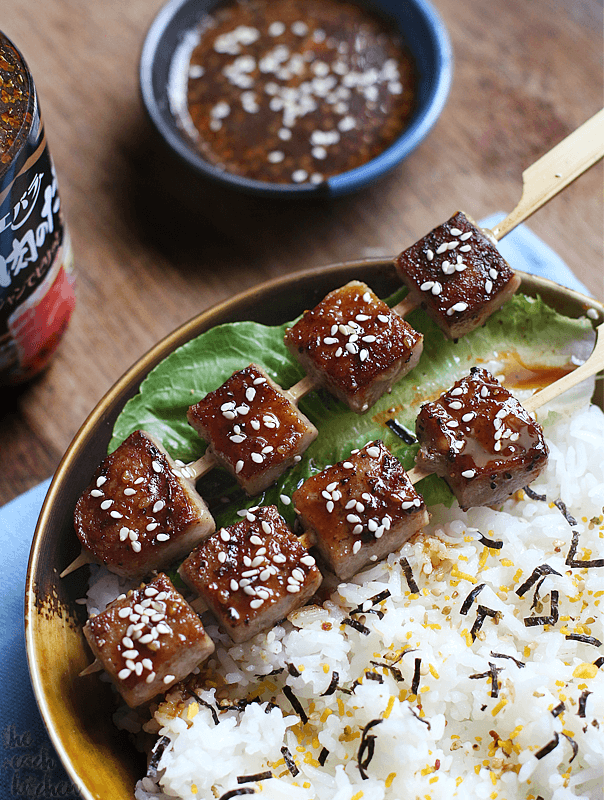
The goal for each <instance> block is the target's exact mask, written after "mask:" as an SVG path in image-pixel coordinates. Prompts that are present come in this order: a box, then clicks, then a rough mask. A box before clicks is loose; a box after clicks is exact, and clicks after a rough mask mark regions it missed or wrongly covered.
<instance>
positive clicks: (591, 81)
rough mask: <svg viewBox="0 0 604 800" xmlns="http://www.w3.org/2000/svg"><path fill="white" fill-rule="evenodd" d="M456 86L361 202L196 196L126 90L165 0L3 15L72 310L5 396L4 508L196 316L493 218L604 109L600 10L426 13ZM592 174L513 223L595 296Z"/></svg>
mask: <svg viewBox="0 0 604 800" xmlns="http://www.w3.org/2000/svg"><path fill="white" fill-rule="evenodd" d="M433 2H434V5H435V7H436V8H437V10H438V11H439V13H440V15H441V17H442V18H443V20H444V22H445V24H446V25H447V27H448V29H449V33H450V36H451V40H452V44H453V51H454V58H455V64H454V77H453V85H452V89H451V94H450V96H449V100H448V103H447V106H446V108H445V110H444V112H443V114H442V116H441V118H440V119H439V121H438V122H437V124H436V126H435V127H434V128H433V130H432V132H431V133H430V135H429V136H428V138H427V139H426V140H425V141H424V142H423V143H422V144H421V145H420V147H419V148H418V149H417V150H415V151H414V152H413V153H412V154H411V156H410V157H409V158H408V159H407V160H406V161H405V162H404V163H403V164H402V165H401V166H400V167H398V168H396V169H395V170H394V171H393V172H391V173H390V174H389V175H387V176H386V177H385V178H384V179H382V180H381V181H380V182H379V183H377V184H375V185H374V186H373V187H371V188H369V189H367V190H364V191H362V192H361V193H359V194H356V195H354V196H348V197H344V198H341V199H338V200H336V201H305V202H297V201H296V202H289V203H276V202H274V201H270V200H259V199H254V198H250V197H246V196H241V195H237V194H233V193H231V192H229V191H226V190H223V189H218V188H217V187H216V186H215V185H213V184H212V185H210V184H207V183H201V182H199V181H192V180H191V179H190V178H189V177H188V176H187V175H186V174H184V173H183V172H182V169H181V167H180V166H179V165H177V164H176V163H175V162H174V161H173V160H172V159H171V158H170V157H169V156H168V155H167V154H166V152H165V151H164V150H163V148H162V147H161V146H158V143H157V141H156V140H155V137H154V135H153V133H152V131H151V129H150V126H149V124H148V121H147V119H146V117H145V114H144V110H143V108H142V103H141V100H140V95H139V89H138V59H139V56H140V50H141V47H142V42H143V39H144V36H145V33H146V31H147V29H148V27H149V25H150V24H151V22H152V20H153V18H154V17H155V15H156V14H157V12H158V11H159V9H160V8H161V6H162V4H163V0H127V2H125V0H103V1H102V2H98V0H50V1H49V0H27V1H26V2H24V0H0V28H1V29H2V30H3V31H4V32H5V33H6V34H7V35H8V36H9V37H10V38H11V39H12V40H13V41H14V42H15V44H16V45H17V46H18V47H19V48H20V49H21V51H22V52H23V54H24V56H25V58H26V60H27V61H28V64H29V66H30V69H31V71H32V73H33V76H34V80H35V82H36V85H37V88H38V93H39V96H40V102H41V106H42V111H43V115H44V119H45V123H46V131H47V136H48V140H49V144H50V148H51V152H52V155H53V158H54V162H55V166H56V170H57V174H58V179H59V189H60V192H61V196H62V201H63V206H64V208H65V211H66V216H67V221H68V225H69V228H70V231H71V236H72V239H73V246H74V251H75V265H76V271H77V287H76V288H77V308H76V311H75V314H74V316H73V318H72V322H71V325H70V327H69V330H68V332H67V334H66V336H65V339H64V340H63V343H62V345H61V347H60V349H59V351H58V354H57V356H56V357H55V359H54V360H53V362H52V364H51V366H50V367H49V368H48V370H47V371H46V372H45V373H44V374H43V375H42V376H41V377H39V378H38V379H36V380H35V381H33V382H32V383H30V384H29V385H27V386H23V387H19V388H17V389H4V392H3V395H4V403H3V407H2V410H1V411H0V505H1V504H4V503H6V502H7V501H9V500H11V499H12V498H13V497H15V496H17V495H18V494H20V493H21V492H23V491H25V490H26V489H29V488H30V487H32V486H34V485H36V484H37V483H38V482H39V481H41V480H42V479H44V478H47V477H49V476H50V475H52V473H53V471H54V470H55V469H56V467H57V465H58V463H59V461H60V459H61V457H62V455H63V453H64V452H65V450H66V448H67V447H68V445H69V443H70V441H71V440H72V438H73V436H74V435H75V433H76V432H77V430H78V428H79V427H80V425H81V424H82V422H83V421H84V420H85V418H86V417H87V415H88V414H89V413H90V411H91V410H92V409H93V408H94V406H95V405H96V403H97V402H98V401H99V400H100V399H101V397H102V396H103V395H104V393H105V392H106V391H107V390H108V389H109V388H110V387H111V386H112V384H113V383H114V382H115V381H116V380H117V379H118V378H119V377H120V376H121V375H122V374H123V372H124V371H125V370H126V369H127V368H128V367H129V366H130V365H131V364H132V363H133V362H134V361H135V360H136V359H137V358H138V357H139V356H141V355H142V354H144V353H145V352H146V351H147V350H148V349H149V348H150V347H151V346H152V345H153V344H155V342H157V341H158V340H159V339H160V338H162V337H163V336H164V335H165V334H167V333H169V332H170V331H172V330H173V329H174V328H175V327H177V326H178V325H180V324H181V323H183V322H185V321H186V320H188V319H190V318H191V317H193V316H194V315H195V314H197V313H198V312H200V311H202V310H204V309H206V308H208V307H210V306H212V305H214V304H215V303H217V302H219V301H221V300H224V299H227V298H229V297H230V296H232V295H233V294H235V293H237V292H239V291H241V290H243V289H245V288H248V287H251V286H253V285H255V284H258V283H260V282H263V281H265V280H268V279H270V278H273V277H276V276H280V275H286V274H289V273H292V272H298V271H300V270H305V269H310V268H314V267H319V266H321V265H324V264H328V263H333V262H340V261H346V260H353V259H357V258H361V257H366V256H367V257H369V256H391V255H394V254H396V253H398V252H399V251H400V250H402V249H403V248H405V247H407V246H409V245H410V244H412V243H413V242H414V241H415V240H416V239H418V238H419V237H420V236H422V235H424V234H425V233H427V232H428V230H430V229H431V228H432V227H434V226H435V225H437V224H439V223H440V222H443V221H444V220H445V219H447V218H448V217H449V216H451V214H453V213H454V212H455V211H456V210H458V208H462V209H463V210H465V211H466V212H468V213H470V214H471V215H472V216H474V217H477V218H481V217H484V216H486V215H488V214H491V213H493V212H495V211H505V212H509V211H510V210H511V209H512V208H513V207H514V206H515V205H516V203H517V202H518V200H519V197H520V191H521V175H522V172H523V170H524V169H526V168H527V167H528V166H529V165H530V164H531V163H532V162H533V161H535V160H536V159H537V158H539V156H541V155H542V154H543V153H545V152H546V151H547V150H548V149H550V148H551V147H553V146H554V145H555V144H556V143H557V142H558V141H560V140H561V139H563V138H564V137H565V136H566V135H567V134H569V133H570V132H571V131H572V130H574V129H575V128H576V127H578V126H579V125H580V124H581V123H582V122H584V121H585V120H587V119H588V118H589V117H591V116H592V115H593V114H594V113H596V112H597V111H598V110H599V109H600V107H601V106H602V90H603V76H602V54H603V43H602V2H601V0H500V2H484V0H463V2H460V0H433ZM602 186H603V172H602V163H600V164H598V165H596V166H595V167H593V168H592V169H591V170H590V171H589V172H588V173H586V174H585V175H583V176H582V177H581V178H579V179H578V180H577V181H576V182H575V183H573V184H572V185H571V186H569V187H568V188H567V189H566V190H565V191H564V192H563V193H562V194H561V195H559V196H558V197H556V198H555V199H554V200H552V201H551V202H550V203H549V204H548V205H547V206H545V207H544V208H543V209H541V210H540V211H539V212H537V214H535V215H534V216H533V217H532V218H531V219H530V221H529V222H528V223H527V224H528V226H529V227H530V228H531V229H532V230H533V231H534V232H535V233H537V234H538V235H539V236H540V237H541V238H542V239H543V240H544V241H545V242H546V243H547V244H548V245H550V246H551V247H552V248H553V249H554V250H555V251H556V252H557V253H558V254H559V255H560V256H561V257H562V258H563V259H564V260H565V261H566V263H567V264H568V265H569V267H570V268H571V269H572V270H573V271H574V272H575V274H576V275H577V277H578V278H579V279H580V280H581V281H583V283H584V284H585V285H586V286H587V288H588V290H589V291H590V292H591V293H592V294H593V295H595V296H596V297H598V298H600V299H601V298H602V297H603V296H604V284H603V280H604V278H603V274H604V256H603V247H602V232H603V231H602V222H603V199H602Z"/></svg>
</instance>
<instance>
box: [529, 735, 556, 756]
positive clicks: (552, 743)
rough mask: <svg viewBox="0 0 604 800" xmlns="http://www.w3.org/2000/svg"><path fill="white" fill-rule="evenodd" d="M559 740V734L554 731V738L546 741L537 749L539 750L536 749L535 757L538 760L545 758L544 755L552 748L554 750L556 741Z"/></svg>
mask: <svg viewBox="0 0 604 800" xmlns="http://www.w3.org/2000/svg"><path fill="white" fill-rule="evenodd" d="M559 741H560V736H559V735H558V734H557V733H554V738H553V739H552V740H551V741H550V742H548V743H547V744H546V745H545V746H544V747H542V748H541V750H539V751H537V752H536V753H535V758H536V759H537V760H539V761H540V760H541V759H542V758H545V756H546V755H547V754H548V753H551V752H552V750H554V749H555V748H556V747H558V742H559Z"/></svg>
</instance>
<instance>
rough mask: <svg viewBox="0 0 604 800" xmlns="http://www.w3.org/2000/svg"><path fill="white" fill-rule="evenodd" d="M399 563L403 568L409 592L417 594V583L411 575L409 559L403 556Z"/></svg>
mask: <svg viewBox="0 0 604 800" xmlns="http://www.w3.org/2000/svg"><path fill="white" fill-rule="evenodd" d="M399 563H400V565H401V567H402V570H403V574H404V576H405V578H406V579H407V586H408V587H409V591H410V592H411V594H419V586H418V585H417V583H416V581H415V578H414V577H413V570H412V569H411V564H410V563H409V561H408V560H407V559H406V558H405V557H404V556H403V558H401V560H400V562H399Z"/></svg>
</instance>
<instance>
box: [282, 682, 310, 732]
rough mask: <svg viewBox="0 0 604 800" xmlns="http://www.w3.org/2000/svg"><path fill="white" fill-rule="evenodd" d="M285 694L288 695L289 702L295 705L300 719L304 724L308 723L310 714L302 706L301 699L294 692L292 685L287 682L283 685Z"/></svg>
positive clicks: (294, 707)
mask: <svg viewBox="0 0 604 800" xmlns="http://www.w3.org/2000/svg"><path fill="white" fill-rule="evenodd" d="M283 694H284V695H285V696H286V697H287V699H288V700H289V702H290V703H291V704H292V707H293V709H294V711H295V712H296V714H297V715H298V716H299V717H300V719H301V720H302V723H303V724H304V725H306V723H307V722H308V716H307V714H306V711H305V710H304V709H303V708H302V704H301V703H300V701H299V700H298V698H297V697H296V695H295V694H294V693H293V691H292V688H291V686H288V685H287V684H286V685H285V686H284V687H283Z"/></svg>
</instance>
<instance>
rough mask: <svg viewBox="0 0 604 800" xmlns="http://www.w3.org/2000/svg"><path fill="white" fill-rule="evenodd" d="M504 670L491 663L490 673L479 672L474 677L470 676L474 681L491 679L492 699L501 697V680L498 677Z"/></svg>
mask: <svg viewBox="0 0 604 800" xmlns="http://www.w3.org/2000/svg"><path fill="white" fill-rule="evenodd" d="M502 670H503V667H498V666H496V665H495V664H493V663H492V662H491V661H489V669H488V672H477V673H475V674H474V675H470V676H469V677H470V678H472V680H477V679H478V678H490V679H491V697H499V679H498V675H499V673H500V672H501V671H502Z"/></svg>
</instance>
